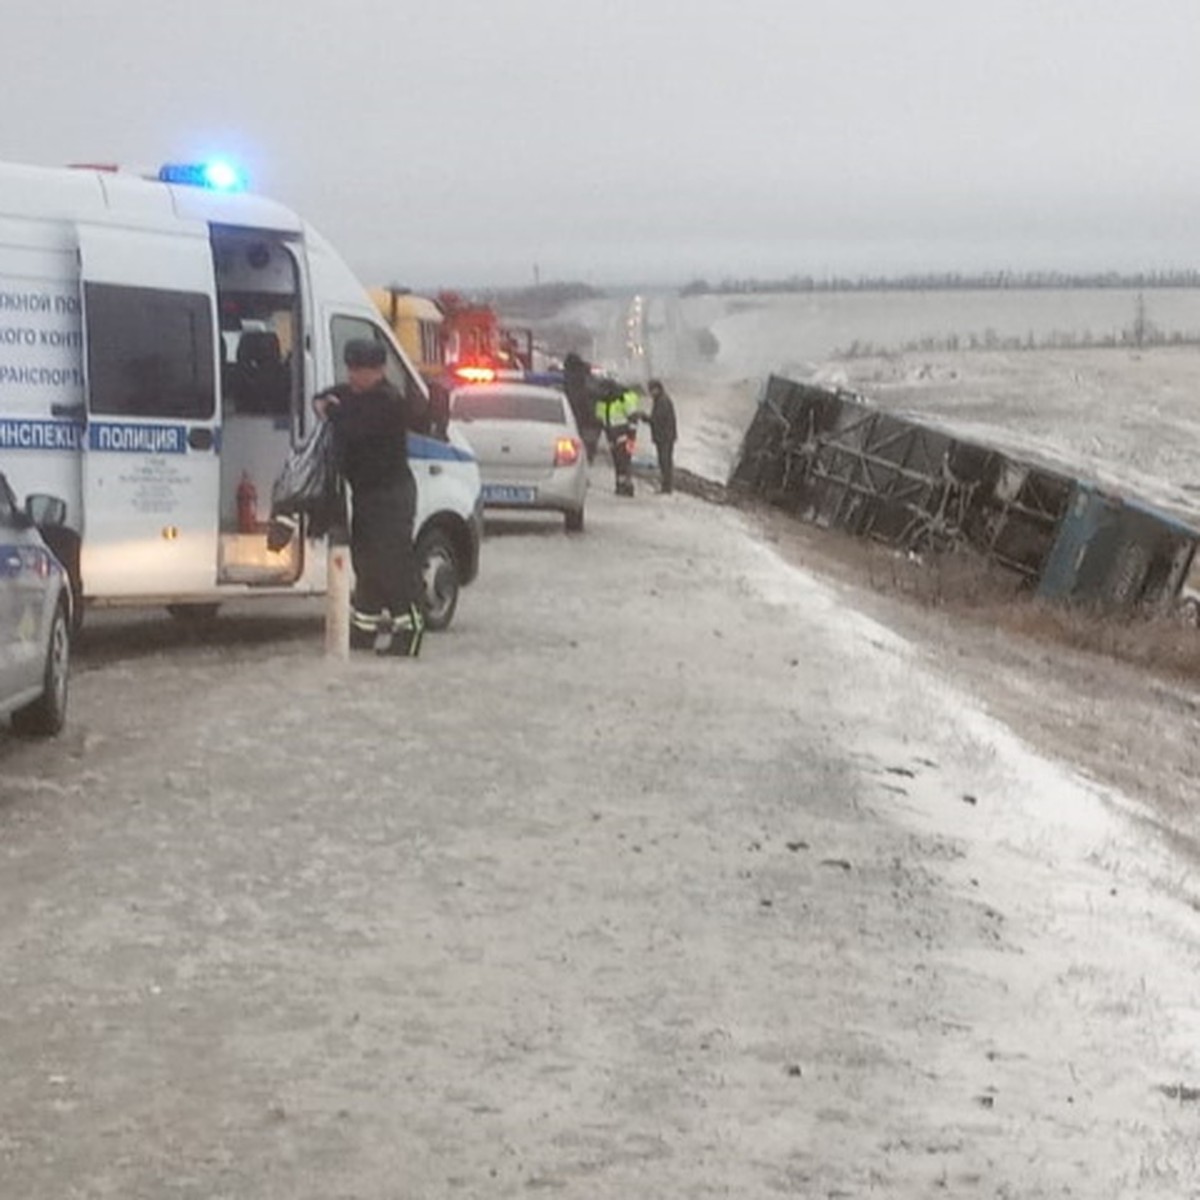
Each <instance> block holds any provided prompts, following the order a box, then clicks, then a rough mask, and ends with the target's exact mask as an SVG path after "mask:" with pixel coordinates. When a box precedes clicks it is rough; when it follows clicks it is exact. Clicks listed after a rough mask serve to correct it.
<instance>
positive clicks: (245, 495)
mask: <svg viewBox="0 0 1200 1200" xmlns="http://www.w3.org/2000/svg"><path fill="white" fill-rule="evenodd" d="M237 527H238V533H255V532H257V530H258V492H257V491H256V490H255V487H254V481H253V480H252V479H251V478H250V472H249V471H243V472H242V481H241V483H239V484H238V488H237Z"/></svg>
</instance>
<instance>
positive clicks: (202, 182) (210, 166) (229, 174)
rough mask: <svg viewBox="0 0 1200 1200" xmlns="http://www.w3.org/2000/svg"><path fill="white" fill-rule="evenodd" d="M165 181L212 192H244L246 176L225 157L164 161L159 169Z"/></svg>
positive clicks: (159, 174)
mask: <svg viewBox="0 0 1200 1200" xmlns="http://www.w3.org/2000/svg"><path fill="white" fill-rule="evenodd" d="M158 177H159V179H160V180H162V182H163V183H181V184H184V185H185V186H187V187H202V188H207V189H208V190H209V191H210V192H244V191H245V190H246V176H245V175H244V174H243V173H242V172H241V171H239V170H238V169H237V167H235V166H234V165H233V164H232V163H230V162H227V161H226V160H225V159H221V158H214V159H211V160H209V161H208V162H202V163H164V164H163V166H161V167H160V168H159V170H158Z"/></svg>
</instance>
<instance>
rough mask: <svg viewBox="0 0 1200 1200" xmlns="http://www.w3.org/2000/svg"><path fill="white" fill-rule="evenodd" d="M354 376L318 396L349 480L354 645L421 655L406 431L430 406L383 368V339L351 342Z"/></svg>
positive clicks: (348, 357)
mask: <svg viewBox="0 0 1200 1200" xmlns="http://www.w3.org/2000/svg"><path fill="white" fill-rule="evenodd" d="M343 361H344V362H345V364H346V370H347V374H348V380H347V382H346V383H341V384H338V385H337V386H336V387H334V388H331V389H330V390H329V391H327V392H323V393H322V394H321V395H320V396H318V397H317V398H316V400H315V401H314V407H315V408H316V410H317V412H318V413H320V414H321V415H322V416H327V417H328V419H329V420H331V421H332V422H333V442H334V452H335V454H336V457H337V462H338V469H339V471H340V473H341V476H342V478H343V479H344V480H345V481H346V482H347V483H348V484H349V485H350V501H351V514H352V515H351V521H350V559H351V562H352V563H353V564H354V596H353V600H352V605H353V610H352V612H351V616H350V645H351V647H352V648H355V649H374V650H375V652H376V653H377V654H395V655H402V656H408V657H412V658H415V657H416V655H417V654H419V653H420V650H421V637H422V634H423V632H424V629H425V620H424V614H423V612H422V610H421V581H420V576H419V572H418V570H417V562H416V555H415V553H414V551H413V519H414V517H415V515H416V505H417V484H416V480H415V479H414V478H413V474H412V471H411V470H410V469H409V465H408V430H409V429H410V428H413V429H419V428H420V427H421V425H422V423H423V421H424V420H425V413H424V412H423V411H422V412H418V411H415V410H416V409H417V408H418V407H420V406H418V405H417V404H415V403H410V401H409V399H408V398H406V397H405V396H403V395H401V394H400V392H399V391H397V390H396V388H395V387H393V386H392V384H391V383H390V382H388V380H387V378H386V377H385V375H384V365H385V363H386V362H387V352H386V350H385V349H384V346H383V345H382V343H380V342H375V341H370V340H368V339H365V338H359V339H355V340H352V341H349V342H347V343H346V348H345V351H344V357H343Z"/></svg>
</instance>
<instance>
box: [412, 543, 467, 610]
mask: <svg viewBox="0 0 1200 1200" xmlns="http://www.w3.org/2000/svg"><path fill="white" fill-rule="evenodd" d="M415 553H416V557H417V573H418V575H419V576H420V579H421V609H422V611H423V612H424V614H425V628H426V629H433V630H441V629H446V628H448V626H449V625H450V622H451V621H453V620H454V613H455V610H456V609H457V608H458V593H459V591H460V590H461V587H462V579H461V573H460V571H459V568H458V555H457V554H456V553H455V552H454V543H453V542H452V541H451V540H450V538H449V537H448V536H447V534H446V533H445V531H444V530H441V529H426V530H425V531H424V533H422V534H421V536H420V537H419V538H417V546H416V551H415Z"/></svg>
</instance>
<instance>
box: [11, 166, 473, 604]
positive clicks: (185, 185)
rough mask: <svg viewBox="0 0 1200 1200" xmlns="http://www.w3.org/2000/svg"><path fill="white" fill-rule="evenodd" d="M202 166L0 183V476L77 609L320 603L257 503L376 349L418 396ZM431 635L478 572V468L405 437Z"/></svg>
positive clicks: (254, 202)
mask: <svg viewBox="0 0 1200 1200" xmlns="http://www.w3.org/2000/svg"><path fill="white" fill-rule="evenodd" d="M237 182H238V181H237V180H236V178H235V177H234V176H233V175H232V174H231V173H229V172H228V171H226V170H224V169H218V168H216V167H212V168H203V167H190V166H186V167H164V168H163V169H162V170H161V171H160V172H159V173H158V175H157V176H156V177H154V178H146V177H144V176H142V175H136V174H127V173H125V172H122V171H119V170H116V169H113V168H106V167H95V166H91V167H85V168H62V169H58V168H40V167H28V166H17V165H9V164H0V468H2V469H3V471H4V473H5V474H6V475H7V476H8V479H9V482H10V483H11V484H12V486H13V489H14V490H15V491H16V492H17V493H18V495H27V496H30V497H31V500H30V502H29V505H28V507H29V511H30V512H34V513H36V511H38V509H39V507H41V508H53V507H55V506H54V505H53V504H52V503H51V502H50V501H49V498H50V497H54V498H56V499H58V500H61V501H65V503H66V516H65V520H64V521H63V522H62V523H61V524H58V525H56V526H55V527H54V528H48V529H47V530H46V538H47V540H48V541H49V542H50V543H51V545H52V546H53V548H54V550H55V552H56V554H57V555H58V556H59V558H60V559H62V561H63V563H64V565H65V566H66V567H67V570H68V571H69V573H70V575H71V579H72V586H73V590H74V592H75V594H76V599H77V601H78V603H77V604H76V610H77V611H82V608H83V606H84V605H87V604H96V605H113V604H164V605H167V606H168V607H169V608H170V609H171V610H172V611H173V612H175V613H177V614H180V615H185V614H199V613H207V612H211V611H213V610H214V609H215V606H216V605H217V604H219V603H220V601H222V600H224V599H228V598H232V597H242V596H248V595H266V594H270V595H278V594H281V593H289V594H296V593H315V592H320V591H323V590H324V588H325V577H326V553H325V545H324V543H323V542H321V541H317V540H314V539H309V538H306V537H297V538H293V539H292V541H291V542H290V543H289V544H288V545H287V546H286V547H284V548H283V549H282V550H280V551H273V550H272V549H270V548H269V547H268V544H267V527H268V522H267V517H268V515H269V513H268V509H269V503H270V493H271V485H272V483H273V481H274V479H275V478H276V476H277V475H278V474H279V471H280V468H281V467H282V465H283V463H284V460H285V459H286V457H287V455H288V453H289V451H290V450H291V448H292V447H293V446H294V445H295V444H296V443H297V441H298V440H299V439H301V438H302V437H303V436H304V434H305V431H306V429H307V428H308V427H309V426H310V425H311V422H312V421H313V420H314V419H315V417H314V414H313V412H312V406H311V403H310V398H311V397H312V396H313V395H314V394H315V393H316V392H318V391H320V390H322V389H323V388H326V387H329V386H330V385H332V384H334V383H336V382H338V381H339V380H340V379H342V378H343V377H344V367H343V366H342V348H343V346H344V345H345V343H346V342H347V341H348V340H350V339H351V338H363V337H366V338H374V339H376V340H378V341H379V342H381V343H383V344H384V346H385V347H386V348H387V353H388V366H387V370H388V375H389V377H390V378H391V379H392V381H393V382H394V383H395V384H396V385H397V386H398V387H400V388H401V389H413V388H416V389H421V390H422V391H424V387H425V385H424V383H423V382H422V381H421V379H420V376H419V375H418V373H417V372H416V371H415V370H414V369H413V367H412V365H411V364H410V363H409V361H408V360H407V358H406V357H405V355H404V353H403V351H402V350H401V349H400V347H399V346H398V345H397V344H396V342H395V340H394V337H393V336H392V334H391V332H390V331H389V330H388V329H387V327H386V325H385V324H384V323H383V321H382V320H381V318H380V316H379V313H378V310H377V309H376V307H375V306H374V304H372V302H371V300H370V298H369V297H368V295H367V294H366V292H365V291H364V289H363V288H362V286H361V285H360V283H359V282H358V280H357V279H356V278H355V277H354V275H353V274H352V273H351V271H350V270H349V269H348V268H347V267H346V265H345V264H344V263H343V262H342V260H341V259H340V258H339V257H338V255H337V254H336V252H335V251H334V250H333V249H332V248H331V247H330V246H329V244H328V243H327V242H326V241H325V240H324V239H323V238H322V237H321V236H320V235H319V234H318V233H316V231H315V230H313V229H312V227H311V226H309V225H308V224H307V223H306V222H305V221H303V220H302V219H301V218H300V217H299V216H297V215H296V214H295V213H293V212H291V211H289V210H288V209H286V208H284V207H282V206H281V205H278V204H276V203H273V202H271V201H268V200H265V199H263V198H261V197H257V196H253V195H250V194H248V193H246V192H244V191H242V190H239V189H238V188H237V186H236V185H237ZM410 457H411V461H412V467H413V473H414V475H415V476H416V477H417V485H418V488H417V490H418V503H417V518H416V525H415V529H416V531H417V545H418V553H419V557H420V560H421V562H422V564H423V568H424V571H425V578H426V585H427V601H428V606H429V625H430V627H432V628H442V627H444V626H445V625H446V624H448V623H449V621H450V619H451V618H452V617H453V615H454V609H455V605H456V603H457V598H458V589H459V587H460V586H461V585H464V584H467V583H469V582H470V581H471V580H472V579H473V578H474V577H475V574H476V572H477V570H478V562H479V543H480V538H481V530H482V519H481V515H480V514H481V511H482V509H481V505H480V502H479V493H480V482H479V470H478V466H477V464H476V463H475V461H474V459H473V456H472V455H471V453H470V450H469V448H468V447H467V446H466V444H465V443H463V442H461V441H458V442H454V441H452V442H449V443H447V442H440V441H436V440H434V439H433V438H427V437H421V436H412V437H411V438H410Z"/></svg>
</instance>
